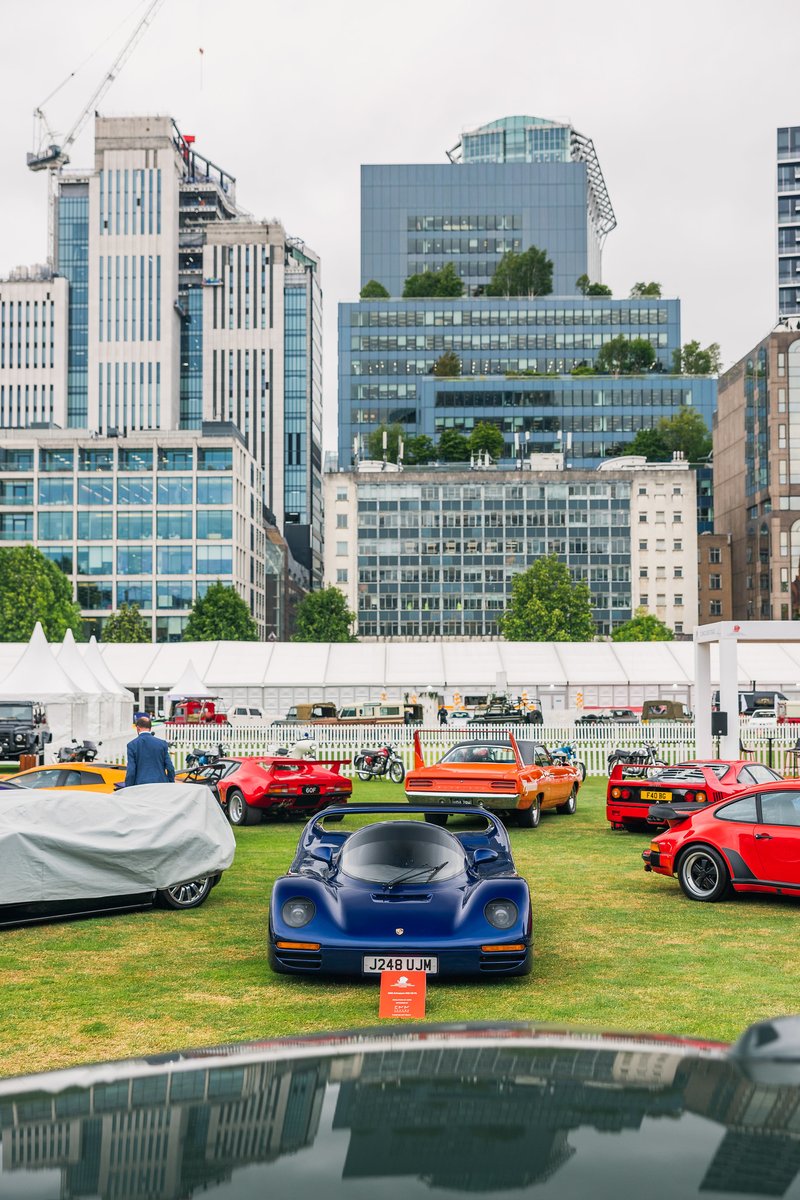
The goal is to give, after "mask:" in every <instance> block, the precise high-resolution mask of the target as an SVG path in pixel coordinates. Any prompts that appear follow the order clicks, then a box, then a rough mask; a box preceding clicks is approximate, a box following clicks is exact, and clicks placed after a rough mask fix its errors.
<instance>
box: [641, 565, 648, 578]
mask: <svg viewBox="0 0 800 1200" xmlns="http://www.w3.org/2000/svg"><path fill="white" fill-rule="evenodd" d="M639 578H640V579H647V567H639Z"/></svg>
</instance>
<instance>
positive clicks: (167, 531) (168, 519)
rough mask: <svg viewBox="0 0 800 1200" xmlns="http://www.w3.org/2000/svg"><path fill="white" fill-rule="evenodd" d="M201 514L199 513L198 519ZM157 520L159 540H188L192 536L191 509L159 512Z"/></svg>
mask: <svg viewBox="0 0 800 1200" xmlns="http://www.w3.org/2000/svg"><path fill="white" fill-rule="evenodd" d="M199 516H200V514H199V513H198V519H199ZM156 520H157V527H156V528H157V533H158V540H159V541H162V542H175V541H188V540H189V539H190V538H191V536H192V513H191V510H189V511H186V510H181V511H178V512H165V513H158V515H157V518H156Z"/></svg>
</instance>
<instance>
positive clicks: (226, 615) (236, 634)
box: [183, 580, 258, 642]
mask: <svg viewBox="0 0 800 1200" xmlns="http://www.w3.org/2000/svg"><path fill="white" fill-rule="evenodd" d="M183 640H184V641H185V642H257V641H258V628H257V627H256V623H255V621H254V620H253V618H252V617H251V616H250V609H249V608H248V607H247V605H246V604H245V602H244V600H243V599H242V597H241V596H240V595H239V593H238V592H237V591H236V589H235V588H233V587H230V586H229V585H228V584H225V583H221V582H220V581H219V580H217V582H216V583H212V584H211V586H210V588H209V589H208V591H207V592H206V594H205V596H198V597H197V599H196V600H195V602H194V604H193V605H192V611H191V612H190V613H189V619H188V621H187V622H186V628H185V629H184V631H183Z"/></svg>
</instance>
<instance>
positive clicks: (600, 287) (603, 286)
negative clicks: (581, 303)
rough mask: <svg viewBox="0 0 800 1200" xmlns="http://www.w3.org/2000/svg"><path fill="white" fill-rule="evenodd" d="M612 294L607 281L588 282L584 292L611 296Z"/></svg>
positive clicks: (589, 294)
mask: <svg viewBox="0 0 800 1200" xmlns="http://www.w3.org/2000/svg"><path fill="white" fill-rule="evenodd" d="M613 294H614V293H613V292H612V291H611V288H610V287H609V286H608V284H607V283H590V284H589V286H588V288H587V289H586V291H585V292H584V295H586V296H613Z"/></svg>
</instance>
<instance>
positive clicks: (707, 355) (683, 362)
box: [672, 342, 722, 375]
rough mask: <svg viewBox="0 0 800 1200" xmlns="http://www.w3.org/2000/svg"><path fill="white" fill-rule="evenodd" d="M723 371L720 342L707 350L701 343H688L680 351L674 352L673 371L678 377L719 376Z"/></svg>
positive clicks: (707, 347) (713, 343)
mask: <svg viewBox="0 0 800 1200" xmlns="http://www.w3.org/2000/svg"><path fill="white" fill-rule="evenodd" d="M721 369H722V360H721V358H720V353H719V343H718V342H712V343H711V345H710V346H706V348H705V349H703V348H702V346H701V345H700V343H699V342H686V344H685V345H684V346H682V347H681V349H680V350H673V351H672V370H673V372H674V373H675V374H676V375H719V373H720V370H721Z"/></svg>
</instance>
